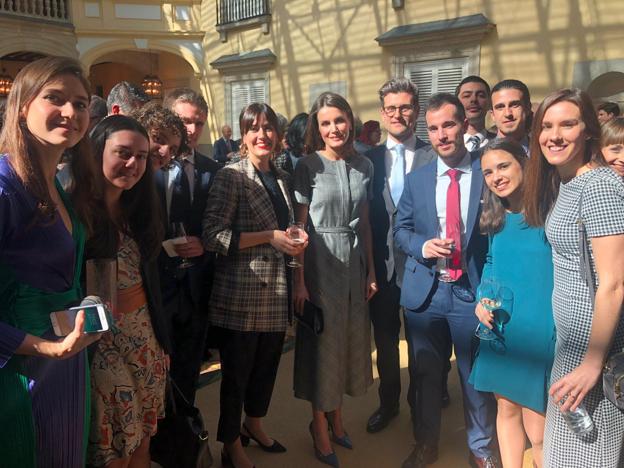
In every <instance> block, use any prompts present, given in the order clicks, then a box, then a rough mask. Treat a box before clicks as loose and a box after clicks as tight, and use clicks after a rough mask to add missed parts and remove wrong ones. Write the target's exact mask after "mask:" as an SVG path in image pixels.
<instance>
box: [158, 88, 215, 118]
mask: <svg viewBox="0 0 624 468" xmlns="http://www.w3.org/2000/svg"><path fill="white" fill-rule="evenodd" d="M177 102H186V103H188V104H192V105H194V106H195V107H198V108H199V109H200V110H201V111H202V112H203V113H204V114H206V115H208V104H207V103H206V100H205V99H204V97H203V96H202V95H201V94H199V93H198V92H196V91H193V90H192V89H191V88H176V89H174V90H173V91H171V92H170V93H169V94H167V97H166V98H165V100H164V102H163V107H166V108H167V109H173V106H174V105H175V104H176V103H177Z"/></svg>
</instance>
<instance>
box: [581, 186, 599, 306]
mask: <svg viewBox="0 0 624 468" xmlns="http://www.w3.org/2000/svg"><path fill="white" fill-rule="evenodd" d="M586 184H587V183H586ZM584 189H585V185H584V186H583V188H582V189H581V196H580V197H579V204H578V219H577V224H578V233H579V273H580V275H581V279H583V281H585V284H587V288H588V289H589V296H590V299H591V305H592V309H593V308H594V306H595V301H596V283H595V280H594V270H593V268H592V264H591V253H590V251H589V240H588V237H587V230H586V229H585V222H584V221H583V215H582V213H581V210H582V208H583V191H584Z"/></svg>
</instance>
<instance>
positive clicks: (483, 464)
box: [468, 454, 500, 468]
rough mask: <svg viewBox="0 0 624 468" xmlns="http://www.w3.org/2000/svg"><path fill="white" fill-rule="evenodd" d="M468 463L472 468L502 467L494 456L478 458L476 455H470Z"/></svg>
mask: <svg viewBox="0 0 624 468" xmlns="http://www.w3.org/2000/svg"><path fill="white" fill-rule="evenodd" d="M468 462H469V463H470V466H471V467H472V468H499V466H500V465H499V464H498V460H497V459H496V457H493V456H489V457H485V458H478V457H475V456H474V454H470V458H469V459H468Z"/></svg>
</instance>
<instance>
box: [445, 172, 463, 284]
mask: <svg viewBox="0 0 624 468" xmlns="http://www.w3.org/2000/svg"><path fill="white" fill-rule="evenodd" d="M446 173H447V174H448V176H449V177H450V178H451V183H450V185H449V188H448V191H447V192H446V238H447V239H453V241H454V242H455V249H454V250H453V253H452V255H451V261H450V265H449V274H450V276H451V278H453V280H454V281H457V280H458V279H459V278H460V277H461V275H462V266H461V258H462V256H461V251H462V247H461V210H460V207H461V193H460V191H459V178H460V177H461V172H460V171H458V170H457V169H449V170H448V171H447V172H446Z"/></svg>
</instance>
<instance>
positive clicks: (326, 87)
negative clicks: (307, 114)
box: [308, 81, 347, 109]
mask: <svg viewBox="0 0 624 468" xmlns="http://www.w3.org/2000/svg"><path fill="white" fill-rule="evenodd" d="M309 89H310V93H309V94H310V99H309V101H310V102H309V104H310V105H309V106H308V109H311V108H312V104H314V101H316V98H317V97H319V96H320V95H321V94H322V93H324V92H326V91H331V92H332V93H336V94H340V95H341V96H342V97H343V98H345V99H347V82H346V81H331V82H329V83H315V84H311V85H310V88H309Z"/></svg>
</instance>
